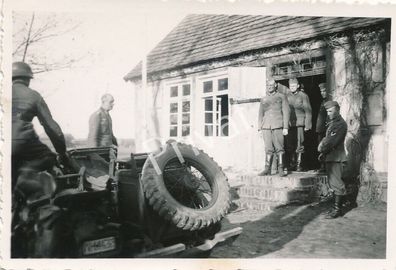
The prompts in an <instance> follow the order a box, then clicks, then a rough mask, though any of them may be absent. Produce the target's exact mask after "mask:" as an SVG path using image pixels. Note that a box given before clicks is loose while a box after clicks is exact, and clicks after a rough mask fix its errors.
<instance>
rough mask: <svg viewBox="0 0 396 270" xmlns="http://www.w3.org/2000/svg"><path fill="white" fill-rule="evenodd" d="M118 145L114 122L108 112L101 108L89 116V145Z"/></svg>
mask: <svg viewBox="0 0 396 270" xmlns="http://www.w3.org/2000/svg"><path fill="white" fill-rule="evenodd" d="M113 144H114V145H117V139H116V138H115V137H114V134H113V123H112V120H111V116H110V114H109V113H108V112H106V111H105V110H103V109H102V108H100V109H99V110H97V111H96V112H94V113H93V114H92V115H91V117H90V118H89V134H88V145H89V146H91V147H102V146H111V145H113Z"/></svg>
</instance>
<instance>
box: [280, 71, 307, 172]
mask: <svg viewBox="0 0 396 270" xmlns="http://www.w3.org/2000/svg"><path fill="white" fill-rule="evenodd" d="M289 88H290V91H291V92H290V93H288V94H287V100H288V102H289V106H290V129H289V134H288V135H287V137H286V158H287V160H288V162H287V163H286V164H288V166H290V169H292V170H294V167H295V165H296V170H297V171H298V172H301V171H302V164H301V163H302V154H303V153H304V132H305V131H308V130H310V129H311V128H312V109H311V104H310V102H309V98H308V95H307V94H305V93H304V92H302V91H301V90H300V85H299V83H298V80H297V78H292V79H290V80H289ZM296 155H297V162H296Z"/></svg>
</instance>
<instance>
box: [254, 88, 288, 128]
mask: <svg viewBox="0 0 396 270" xmlns="http://www.w3.org/2000/svg"><path fill="white" fill-rule="evenodd" d="M288 126H289V104H288V102H287V98H286V96H285V95H284V94H282V93H279V92H275V93H273V94H270V93H267V96H265V97H263V98H262V99H261V100H260V108H259V116H258V128H259V129H277V128H288Z"/></svg>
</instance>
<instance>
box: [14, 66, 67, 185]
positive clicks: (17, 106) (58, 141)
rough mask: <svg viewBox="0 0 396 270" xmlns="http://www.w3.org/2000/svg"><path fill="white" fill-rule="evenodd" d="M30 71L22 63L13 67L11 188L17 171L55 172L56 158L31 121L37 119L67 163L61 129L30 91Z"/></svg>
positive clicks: (39, 99) (36, 95) (41, 99)
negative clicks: (24, 169)
mask: <svg viewBox="0 0 396 270" xmlns="http://www.w3.org/2000/svg"><path fill="white" fill-rule="evenodd" d="M32 78H33V72H32V69H31V68H30V66H29V65H28V64H26V63H24V62H14V63H13V64H12V187H13V189H14V186H15V184H16V182H17V173H18V171H19V169H20V168H22V167H23V168H27V169H30V170H33V171H44V170H48V171H51V170H55V171H57V170H56V167H55V165H56V164H57V155H56V154H55V153H53V152H52V151H51V150H50V149H49V148H48V146H46V145H45V144H43V143H42V142H41V141H40V140H39V137H38V135H37V134H36V132H35V130H34V127H33V124H32V120H33V118H34V117H37V118H38V120H39V121H40V123H41V125H42V126H43V127H44V130H45V133H46V134H47V135H48V137H49V138H50V140H51V142H52V144H53V146H54V148H55V150H56V152H57V153H58V157H59V159H60V160H61V161H64V162H66V161H67V160H68V159H67V156H66V143H65V138H64V135H63V133H62V130H61V128H60V127H59V125H58V124H57V123H56V122H55V120H54V119H53V118H52V116H51V112H50V110H49V108H48V106H47V104H46V103H45V101H44V99H43V97H42V96H41V95H40V94H39V93H38V92H36V91H35V90H32V89H31V88H29V84H30V80H31V79H32Z"/></svg>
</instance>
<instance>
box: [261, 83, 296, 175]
mask: <svg viewBox="0 0 396 270" xmlns="http://www.w3.org/2000/svg"><path fill="white" fill-rule="evenodd" d="M277 88H278V84H277V83H276V82H275V81H274V80H273V79H270V80H268V81H267V89H268V91H267V95H266V96H265V97H263V98H262V99H261V101H260V108H259V115H258V130H259V131H262V132H263V138H264V145H265V152H266V157H265V168H264V170H263V171H261V172H260V173H259V175H268V174H270V173H271V164H272V159H273V155H274V154H276V155H277V157H278V158H277V160H278V172H279V175H280V176H286V175H287V170H286V171H285V170H284V161H283V160H284V152H285V150H284V137H283V136H286V135H287V133H288V125H289V104H288V102H287V98H286V96H285V95H284V94H282V93H279V92H278V91H277Z"/></svg>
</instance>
